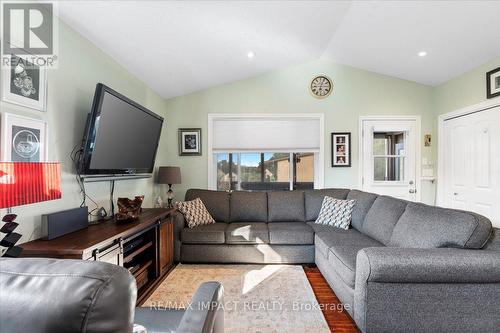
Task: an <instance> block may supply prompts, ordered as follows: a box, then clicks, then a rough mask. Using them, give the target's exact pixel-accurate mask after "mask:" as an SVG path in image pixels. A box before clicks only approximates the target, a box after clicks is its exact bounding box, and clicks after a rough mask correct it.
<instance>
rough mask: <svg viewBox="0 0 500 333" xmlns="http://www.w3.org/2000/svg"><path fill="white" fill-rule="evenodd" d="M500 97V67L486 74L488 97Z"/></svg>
mask: <svg viewBox="0 0 500 333" xmlns="http://www.w3.org/2000/svg"><path fill="white" fill-rule="evenodd" d="M498 96H500V67H498V68H496V69H494V70H492V71H489V72H488V73H486V97H488V98H493V97H498Z"/></svg>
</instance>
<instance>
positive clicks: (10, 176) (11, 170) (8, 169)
mask: <svg viewBox="0 0 500 333" xmlns="http://www.w3.org/2000/svg"><path fill="white" fill-rule="evenodd" d="M60 198H61V165H60V163H24V162H0V208H9V207H14V206H21V205H28V204H32V203H36V202H42V201H49V200H55V199H60Z"/></svg>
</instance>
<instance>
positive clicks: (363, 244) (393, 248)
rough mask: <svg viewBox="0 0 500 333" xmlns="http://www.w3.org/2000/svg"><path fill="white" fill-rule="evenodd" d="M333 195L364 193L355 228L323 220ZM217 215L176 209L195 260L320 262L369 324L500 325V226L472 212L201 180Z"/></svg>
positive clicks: (363, 325) (195, 193) (180, 246)
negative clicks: (197, 218)
mask: <svg viewBox="0 0 500 333" xmlns="http://www.w3.org/2000/svg"><path fill="white" fill-rule="evenodd" d="M325 195H329V196H332V197H335V198H339V199H355V200H356V205H355V207H354V211H353V216H352V228H351V229H349V230H342V229H338V228H334V227H330V226H323V225H317V224H315V223H314V221H315V220H316V218H317V216H318V213H319V211H320V208H321V204H322V201H323V198H324V196H325ZM195 198H201V200H202V201H203V202H204V204H205V206H206V207H207V209H208V210H209V212H210V213H211V214H212V216H213V217H214V219H215V220H216V221H217V223H216V224H213V225H209V226H203V227H199V228H195V229H188V228H186V227H185V225H184V220H183V217H182V215H180V214H178V215H177V216H176V223H175V258H176V260H177V261H181V262H186V263H194V262H196V263H315V264H316V265H317V266H318V268H319V269H320V271H321V272H322V274H323V276H324V277H325V278H326V280H327V281H328V283H329V284H330V286H331V287H332V289H333V290H334V291H335V293H336V295H337V296H338V297H339V298H340V300H341V301H342V302H343V304H344V305H345V307H346V310H347V311H348V312H349V313H350V314H351V316H352V317H353V318H354V320H355V321H356V323H357V324H358V327H359V328H360V329H361V330H362V331H364V332H456V331H462V332H476V331H478V332H479V331H481V332H494V331H498V330H499V329H500V311H499V309H500V232H499V230H498V229H495V228H492V226H491V222H490V221H489V220H488V219H486V218H485V217H483V216H480V215H478V214H474V213H471V212H464V211H458V210H452V209H445V208H439V207H433V206H427V205H424V204H419V203H412V202H407V201H403V200H400V199H396V198H392V197H388V196H381V195H376V194H372V193H366V192H362V191H358V190H348V189H324V190H306V191H290V192H238V191H236V192H232V193H228V192H220V191H208V190H198V189H192V190H189V191H187V193H186V197H185V200H192V199H195Z"/></svg>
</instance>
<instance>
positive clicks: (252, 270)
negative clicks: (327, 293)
mask: <svg viewBox="0 0 500 333" xmlns="http://www.w3.org/2000/svg"><path fill="white" fill-rule="evenodd" d="M205 281H219V282H221V283H222V285H223V286H224V320H225V323H224V327H225V332H228V333H239V332H255V333H257V332H259V333H272V332H273V333H274V332H279V333H295V332H296V333H299V332H300V333H304V332H308V333H309V332H310V333H313V332H314V333H323V332H325V333H327V332H330V330H329V329H328V325H327V323H326V321H325V318H324V317H323V314H322V312H321V309H320V307H319V306H318V302H317V301H316V298H315V297H314V293H313V290H312V288H311V286H310V284H309V281H308V280H307V277H306V275H305V273H304V270H303V269H302V267H301V266H291V265H182V264H180V265H178V266H177V267H176V268H175V269H174V270H173V271H172V272H171V273H170V274H169V276H167V278H166V279H165V280H164V281H163V282H162V283H161V285H160V286H159V287H158V289H156V290H155V291H154V293H153V294H152V295H151V296H150V297H149V298H148V299H147V300H146V302H145V303H144V304H143V306H158V307H169V308H185V307H186V306H187V304H189V302H190V300H191V297H192V295H193V293H194V291H195V290H196V289H197V288H198V286H199V285H200V284H201V283H202V282H205Z"/></svg>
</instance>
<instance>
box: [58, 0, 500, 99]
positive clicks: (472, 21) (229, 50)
mask: <svg viewBox="0 0 500 333" xmlns="http://www.w3.org/2000/svg"><path fill="white" fill-rule="evenodd" d="M59 16H60V17H61V18H62V19H63V21H65V22H66V23H67V24H69V25H70V26H72V27H73V28H74V29H75V30H77V31H78V32H80V33H81V34H82V35H83V36H85V37H86V38H88V39H89V40H90V41H92V42H93V43H94V44H96V45H97V46H98V47H100V48H101V49H102V50H104V51H105V52H106V53H108V54H109V55H111V56H112V57H113V58H114V59H115V60H116V61H118V62H119V63H120V64H121V65H123V66H124V67H125V68H126V69H127V70H129V71H130V72H131V73H133V74H134V75H136V76H137V77H139V78H140V79H142V80H143V81H144V82H146V83H147V84H148V85H149V86H150V87H151V88H152V89H154V90H155V91H157V92H158V93H159V94H160V95H162V96H163V97H165V98H170V97H173V96H179V95H184V94H187V93H190V92H194V91H197V90H202V89H206V88H209V87H212V86H216V85H219V84H224V83H229V82H233V81H237V80H241V79H245V78H248V77H251V76H255V75H258V74H261V73H264V72H267V71H271V70H276V69H279V68H283V67H287V66H290V65H295V64H299V63H303V62H307V61H311V60H315V59H328V60H332V61H334V62H337V63H341V64H346V65H350V66H354V67H358V68H362V69H366V70H370V71H374V72H378V73H382V74H386V75H390V76H394V77H398V78H402V79H407V80H411V81H416V82H419V83H423V84H427V85H438V84H440V83H442V82H444V81H446V80H449V79H451V78H453V77H455V76H457V75H459V74H461V73H463V72H465V71H467V70H468V69H471V68H474V67H476V66H478V65H480V64H482V63H484V62H486V61H488V60H490V59H491V58H494V57H496V56H500V19H499V17H500V1H455V2H453V1H372V2H369V1H61V2H59ZM422 51H425V52H426V53H427V55H426V56H423V57H421V56H419V55H418V53H419V52H422ZM249 52H253V54H254V57H253V58H249V57H248V54H249Z"/></svg>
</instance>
